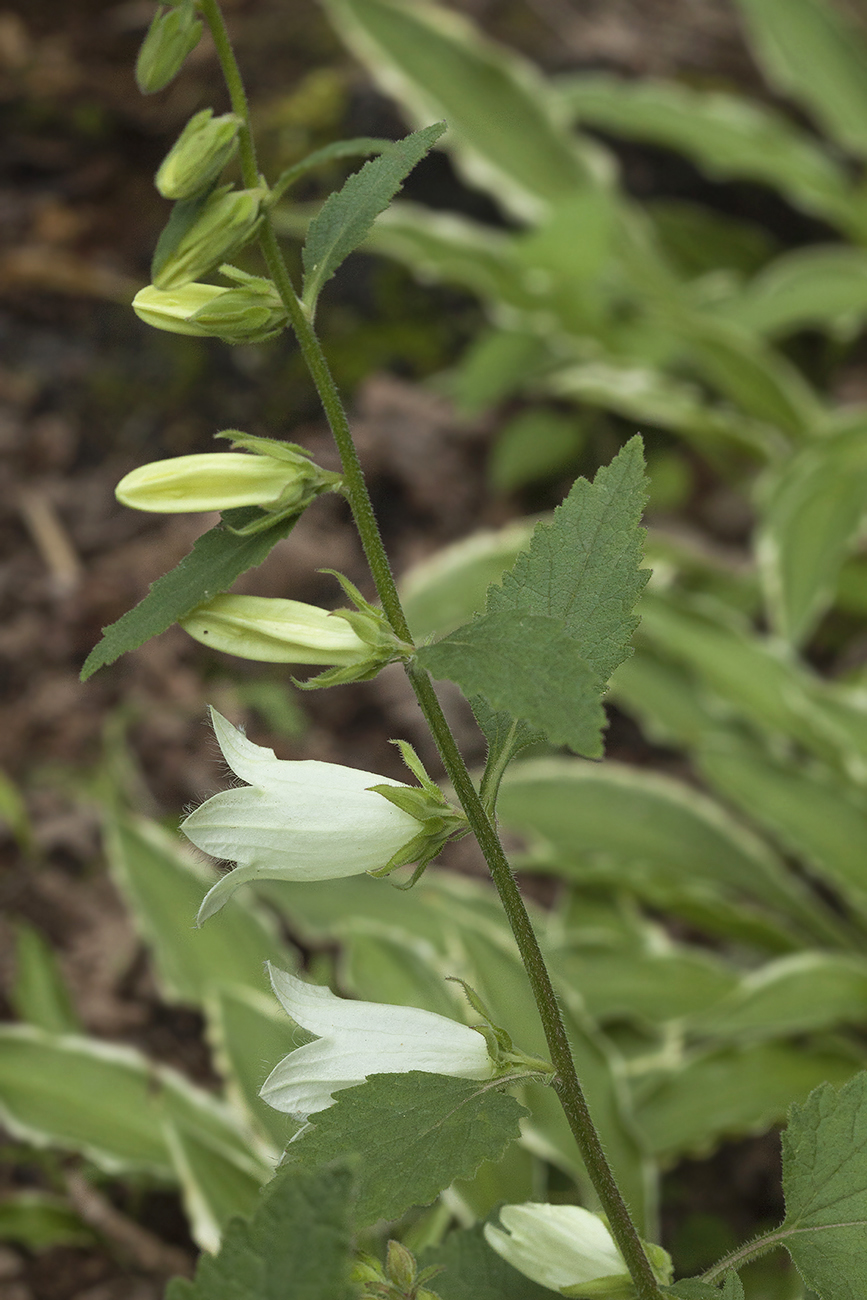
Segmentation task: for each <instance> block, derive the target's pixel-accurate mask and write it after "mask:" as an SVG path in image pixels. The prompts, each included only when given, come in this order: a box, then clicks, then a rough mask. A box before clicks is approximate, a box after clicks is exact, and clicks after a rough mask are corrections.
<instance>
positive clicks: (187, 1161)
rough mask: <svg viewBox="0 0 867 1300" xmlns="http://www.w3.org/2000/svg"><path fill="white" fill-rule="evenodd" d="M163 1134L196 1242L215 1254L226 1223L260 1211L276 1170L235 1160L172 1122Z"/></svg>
mask: <svg viewBox="0 0 867 1300" xmlns="http://www.w3.org/2000/svg"><path fill="white" fill-rule="evenodd" d="M164 1131H165V1137H166V1146H167V1147H168V1150H169V1153H170V1155H171V1157H172V1164H173V1165H174V1168H175V1173H176V1175H177V1179H178V1183H179V1184H180V1188H181V1195H182V1197H183V1202H184V1209H185V1210H186V1212H187V1218H188V1219H189V1221H190V1229H191V1232H192V1236H193V1238H194V1240H195V1242H196V1244H197V1245H198V1246H199V1247H200V1248H201V1249H202V1250H210V1251H215V1250H217V1249H218V1248H219V1245H220V1236H221V1233H222V1229H223V1227H224V1226H225V1225H226V1223H228V1221H229V1220H230V1219H232V1218H234V1217H235V1216H236V1215H239V1214H251V1213H252V1212H253V1210H254V1209H255V1208H256V1204H257V1202H258V1200H259V1195H260V1192H261V1189H262V1184H263V1183H266V1182H267V1181H268V1179H269V1178H270V1176H271V1170H272V1167H273V1166H272V1165H267V1166H265V1165H260V1164H258V1163H257V1162H256V1161H255V1160H252V1159H250V1158H247V1159H244V1160H240V1159H238V1158H237V1157H236V1158H235V1159H232V1154H233V1153H230V1152H227V1151H226V1150H225V1149H223V1148H221V1147H219V1146H215V1145H214V1143H213V1142H208V1141H205V1140H203V1138H202V1136H201V1134H197V1133H190V1132H189V1131H185V1130H184V1129H180V1128H178V1127H177V1126H176V1125H174V1124H172V1123H171V1121H166V1124H165V1130H164Z"/></svg>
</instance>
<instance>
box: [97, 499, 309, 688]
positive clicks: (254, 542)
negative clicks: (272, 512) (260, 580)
mask: <svg viewBox="0 0 867 1300" xmlns="http://www.w3.org/2000/svg"><path fill="white" fill-rule="evenodd" d="M296 522H297V516H295V517H293V518H291V519H282V520H280V522H279V523H276V524H274V525H273V527H271V528H266V529H263V530H262V532H260V533H254V534H252V535H251V536H246V537H239V536H238V535H237V533H232V532H230V531H229V530H228V528H226V527H225V525H224V524H223V523H219V524H217V525H216V527H215V528H212V529H211V530H210V531H209V532H207V533H204V534H203V535H202V536H201V537H200V538H199V539H198V541H197V542H196V543H195V545H194V546H193V549H192V550H191V551H190V553H189V555H185V556H184V558H183V559H182V560H181V562H180V564H178V565H177V566H176V567H175V568H174V569H172V570H170V572H169V573H165V574H163V576H162V577H161V578H157V580H156V582H153V583H151V588H150V591H149V592H148V594H147V595H146V596H145V598H144V600H141V601H139V603H138V604H137V605H136V606H135V608H134V609H130V610H128V611H127V613H126V614H124V615H122V617H121V618H119V619H118V620H117V622H116V623H112V624H111V625H110V626H109V627H106V628H103V630H102V631H103V635H102V640H101V641H99V642H97V644H96V645H95V646H94V647H93V649H92V650H91V652H90V654H89V655H88V656H87V658H86V660H85V661H84V667H83V668H82V670H81V680H82V681H83V682H86V681H87V679H88V677H91V676H92V675H93V674H94V673H95V672H96V671H97V669H98V668H103V667H105V665H106V664H113V663H114V661H115V659H119V658H120V656H121V655H125V654H127V653H128V652H129V651H130V650H135V649H137V648H138V646H140V645H143V644H144V642H145V641H149V640H150V638H151V637H152V636H159V634H160V632H165V630H166V628H169V627H171V625H172V624H173V623H176V622H177V621H178V619H179V618H183V617H184V616H185V615H186V614H189V613H190V611H191V610H193V609H195V608H196V606H197V605H201V604H202V603H203V602H204V601H206V600H210V599H211V598H212V597H213V596H216V595H218V594H219V593H220V592H223V591H228V589H229V588H230V587H231V585H232V583H233V582H234V581H235V579H236V578H239V577H240V576H241V574H242V573H246V572H247V570H248V569H252V568H254V567H255V566H256V565H257V564H261V563H262V561H263V560H264V559H265V557H266V555H267V554H268V553H269V551H270V550H271V548H272V547H273V546H275V545H276V544H277V542H279V541H282V539H283V538H284V537H288V536H289V533H290V532H291V531H292V529H293V528H294V527H295V524H296Z"/></svg>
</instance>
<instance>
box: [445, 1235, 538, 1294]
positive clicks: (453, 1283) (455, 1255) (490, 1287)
mask: <svg viewBox="0 0 867 1300" xmlns="http://www.w3.org/2000/svg"><path fill="white" fill-rule="evenodd" d="M433 1264H442V1265H443V1266H444V1272H442V1273H438V1274H437V1276H436V1278H435V1279H434V1281H433V1283H432V1285H434V1286H435V1287H436V1293H437V1295H438V1296H440V1297H441V1300H551V1291H550V1290H549V1289H548V1287H546V1286H540V1285H539V1284H538V1282H531V1281H530V1279H529V1278H526V1277H524V1275H523V1273H519V1272H518V1270H517V1269H516V1268H512V1265H511V1264H507V1263H506V1261H505V1260H504V1259H503V1258H502V1257H501V1256H500V1255H498V1254H497V1252H496V1251H494V1250H491V1248H490V1246H489V1245H488V1243H487V1242H486V1241H485V1238H484V1236H483V1234H482V1225H481V1224H477V1225H476V1227H474V1228H469V1229H467V1230H466V1231H463V1232H452V1233H450V1234H449V1235H448V1236H447V1237H446V1239H445V1241H444V1242H443V1244H442V1245H441V1246H436V1247H435V1248H434V1249H433V1250H428V1251H425V1253H424V1254H423V1255H422V1256H421V1257H420V1259H419V1265H420V1266H421V1267H422V1268H427V1267H429V1266H430V1265H433Z"/></svg>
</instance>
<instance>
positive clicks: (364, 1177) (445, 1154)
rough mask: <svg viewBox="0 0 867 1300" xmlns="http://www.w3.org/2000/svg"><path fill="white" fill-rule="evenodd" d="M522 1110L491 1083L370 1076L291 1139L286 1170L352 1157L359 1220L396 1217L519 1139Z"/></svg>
mask: <svg viewBox="0 0 867 1300" xmlns="http://www.w3.org/2000/svg"><path fill="white" fill-rule="evenodd" d="M524 1114H526V1111H525V1110H524V1108H523V1107H522V1106H520V1105H519V1104H518V1102H517V1101H515V1099H514V1098H513V1097H510V1096H508V1095H507V1094H505V1093H503V1092H501V1091H500V1090H499V1089H498V1088H497V1086H496V1085H495V1084H493V1083H477V1082H475V1081H473V1080H470V1079H452V1078H447V1077H446V1076H444V1075H434V1074H424V1073H422V1072H421V1071H418V1070H413V1071H411V1072H410V1073H408V1074H375V1075H371V1076H370V1077H369V1078H368V1080H367V1082H366V1083H363V1084H361V1085H360V1086H359V1087H357V1088H344V1089H342V1090H341V1091H340V1092H339V1093H337V1095H336V1098H335V1102H334V1105H333V1106H330V1107H329V1109H328V1110H325V1111H322V1112H321V1113H319V1114H317V1115H316V1116H314V1120H315V1124H314V1127H313V1128H311V1129H309V1130H307V1131H306V1132H305V1133H304V1134H303V1135H302V1136H301V1137H300V1138H298V1139H297V1140H296V1141H295V1142H293V1143H292V1144H291V1146H290V1147H289V1150H288V1151H287V1153H286V1160H287V1162H289V1164H290V1167H291V1168H296V1167H298V1168H303V1169H315V1168H317V1167H321V1166H323V1165H327V1164H329V1163H330V1162H331V1161H333V1160H337V1159H341V1158H347V1157H350V1156H351V1157H353V1170H354V1173H355V1178H356V1184H355V1189H356V1201H355V1215H356V1219H357V1221H358V1223H359V1225H364V1224H370V1223H374V1222H375V1221H376V1220H377V1219H397V1218H399V1217H400V1215H401V1214H403V1213H404V1211H405V1210H407V1209H409V1208H410V1206H413V1205H428V1204H430V1202H431V1201H432V1200H434V1198H435V1197H436V1196H437V1195H438V1194H439V1193H440V1192H441V1191H442V1190H443V1188H445V1187H448V1186H449V1184H450V1183H452V1182H454V1180H455V1179H456V1178H469V1177H472V1175H473V1174H474V1173H475V1171H476V1170H477V1169H478V1167H479V1165H480V1164H481V1163H482V1161H483V1160H496V1159H497V1158H498V1156H500V1155H501V1154H502V1153H503V1151H504V1150H505V1149H506V1147H507V1146H508V1144H509V1143H510V1142H512V1141H514V1140H515V1139H516V1138H517V1137H518V1136H519V1129H518V1119H519V1118H520V1117H521V1116H522V1115H524Z"/></svg>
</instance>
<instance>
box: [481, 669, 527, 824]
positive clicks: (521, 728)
mask: <svg viewBox="0 0 867 1300" xmlns="http://www.w3.org/2000/svg"><path fill="white" fill-rule="evenodd" d="M470 708H471V709H472V710H473V715H474V717H475V719H476V722H477V723H478V724H479V727H480V728H481V730H482V733H483V735H484V737H485V740H486V741H487V742H488V756H487V761H486V762H485V771H484V775H483V776H482V784H481V788H480V793H481V796H482V802H483V803H484V804H485V807H486V808H489V809H491V810H493V808H494V807H495V805H496V802H497V795H498V794H499V790H500V781H501V780H502V778H503V773H504V772H505V770H506V768H507V767H508V765H509V763H510V762H511V761H512V759H513V758H514V757H515V755H516V754H519V753H520V752H521V750H522V749H526V748H527V746H528V745H535V744H537V743H539V742H540V741H543V740H544V739H545V734H544V732H542V731H539V730H537V729H536V728H535V727H531V726H530V725H529V724H528V723H526V722H519V721H517V719H515V718H513V717H512V715H511V714H510V713H498V712H497V710H496V709H492V708H491V706H490V704H489V703H488V701H487V700H486V699H485V697H484V695H474V696H473V697H472V699H471V700H470Z"/></svg>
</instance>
